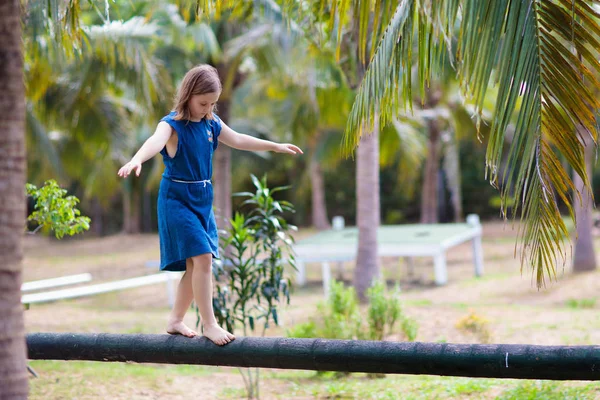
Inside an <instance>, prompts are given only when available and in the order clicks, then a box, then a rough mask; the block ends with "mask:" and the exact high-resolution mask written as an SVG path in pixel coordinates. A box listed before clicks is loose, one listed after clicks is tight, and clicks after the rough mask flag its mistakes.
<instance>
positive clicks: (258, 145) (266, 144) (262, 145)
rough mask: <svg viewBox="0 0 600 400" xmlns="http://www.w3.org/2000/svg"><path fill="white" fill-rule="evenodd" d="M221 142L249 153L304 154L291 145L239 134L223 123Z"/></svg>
mask: <svg viewBox="0 0 600 400" xmlns="http://www.w3.org/2000/svg"><path fill="white" fill-rule="evenodd" d="M219 141H220V142H221V143H225V144H226V145H227V146H229V147H233V148H234V149H238V150H248V151H274V152H276V153H287V154H304V153H303V152H302V150H301V149H300V148H299V147H298V146H295V145H293V144H290V143H275V142H271V141H269V140H263V139H258V138H255V137H253V136H250V135H246V134H244V133H238V132H236V131H234V130H233V129H231V128H230V127H228V126H227V125H226V124H225V123H224V122H222V121H221V134H220V135H219Z"/></svg>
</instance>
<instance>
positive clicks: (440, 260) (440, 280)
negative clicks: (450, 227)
mask: <svg viewBox="0 0 600 400" xmlns="http://www.w3.org/2000/svg"><path fill="white" fill-rule="evenodd" d="M433 271H434V274H435V284H436V285H445V284H446V283H447V282H448V271H447V269H446V253H445V252H443V251H442V252H440V253H438V254H436V255H435V256H434V257H433Z"/></svg>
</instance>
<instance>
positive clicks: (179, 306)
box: [167, 258, 198, 337]
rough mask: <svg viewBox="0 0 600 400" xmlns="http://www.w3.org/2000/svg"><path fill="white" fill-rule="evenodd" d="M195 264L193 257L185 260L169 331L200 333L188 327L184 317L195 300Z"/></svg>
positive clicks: (189, 333) (187, 334) (183, 333)
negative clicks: (193, 289) (193, 279)
mask: <svg viewBox="0 0 600 400" xmlns="http://www.w3.org/2000/svg"><path fill="white" fill-rule="evenodd" d="M193 269H194V264H193V263H192V259H191V258H188V259H187V260H185V272H184V273H183V276H182V277H181V281H179V285H178V286H177V294H176V296H175V304H174V305H173V310H171V314H170V315H169V322H168V323H167V333H171V334H181V335H183V336H187V337H194V336H197V335H198V333H197V332H196V331H193V330H192V329H190V328H188V327H187V325H185V324H184V323H183V317H184V316H185V313H186V312H187V310H188V309H189V308H190V305H191V304H192V300H194V293H193V291H192V275H193Z"/></svg>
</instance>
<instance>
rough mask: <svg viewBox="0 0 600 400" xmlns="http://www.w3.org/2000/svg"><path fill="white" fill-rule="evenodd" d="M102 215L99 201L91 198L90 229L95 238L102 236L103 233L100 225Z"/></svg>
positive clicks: (102, 227)
mask: <svg viewBox="0 0 600 400" xmlns="http://www.w3.org/2000/svg"><path fill="white" fill-rule="evenodd" d="M103 214H104V211H103V209H102V204H100V200H98V198H97V197H94V198H92V224H91V226H90V229H91V231H92V232H93V233H94V234H95V235H96V236H102V234H103V233H104V226H103V224H102V216H103Z"/></svg>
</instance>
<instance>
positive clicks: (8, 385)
mask: <svg viewBox="0 0 600 400" xmlns="http://www.w3.org/2000/svg"><path fill="white" fill-rule="evenodd" d="M20 9H21V2H20V1H19V0H7V1H2V2H0V109H2V110H4V112H3V113H2V114H0V133H1V134H0V151H1V152H2V157H0V182H2V184H1V185H0V204H1V205H2V209H1V210H0V213H1V216H0V220H1V223H0V232H1V233H0V399H26V398H27V392H28V388H27V358H26V357H27V353H26V349H25V338H24V331H25V329H24V325H23V308H22V306H21V279H22V278H21V268H22V264H21V262H22V258H23V252H22V247H21V246H22V244H21V237H22V235H23V232H24V228H25V216H26V211H25V179H26V174H25V168H26V166H25V165H26V164H25V160H26V158H25V88H24V85H23V54H22V49H21V15H20Z"/></svg>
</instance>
